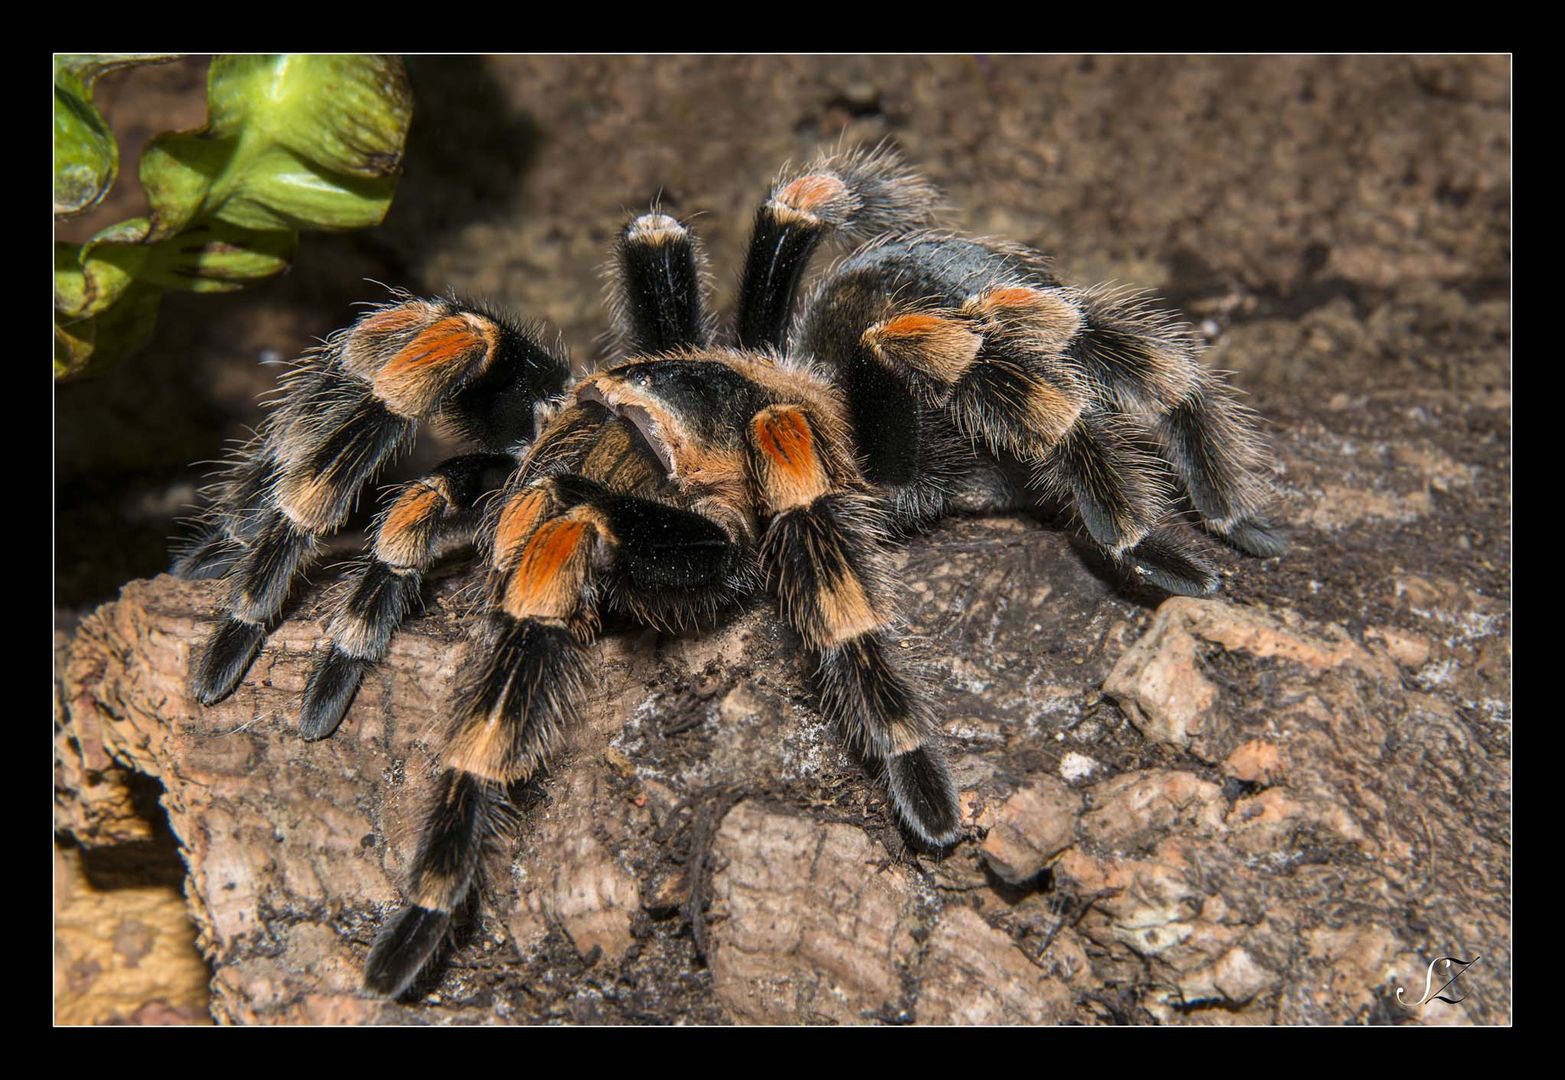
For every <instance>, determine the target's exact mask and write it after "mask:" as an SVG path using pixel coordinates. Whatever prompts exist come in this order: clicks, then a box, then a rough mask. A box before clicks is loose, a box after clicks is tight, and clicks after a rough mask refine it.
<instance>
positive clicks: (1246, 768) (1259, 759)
mask: <svg viewBox="0 0 1565 1080" xmlns="http://www.w3.org/2000/svg"><path fill="white" fill-rule="evenodd" d="M1223 772H1225V773H1227V774H1228V775H1229V776H1232V777H1233V778H1234V779H1236V780H1243V781H1245V782H1246V783H1251V784H1270V783H1271V782H1272V781H1273V780H1275V779H1276V778H1277V777H1278V776H1280V775H1282V752H1281V751H1279V750H1278V749H1277V747H1276V746H1274V745H1273V744H1272V743H1269V742H1267V741H1265V740H1264V739H1251V740H1250V741H1249V742H1247V743H1245V744H1243V745H1242V746H1240V747H1239V749H1237V750H1235V751H1234V752H1233V753H1231V754H1229V755H1228V759H1227V760H1226V761H1224V762H1223Z"/></svg>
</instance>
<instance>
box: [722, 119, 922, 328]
mask: <svg viewBox="0 0 1565 1080" xmlns="http://www.w3.org/2000/svg"><path fill="white" fill-rule="evenodd" d="M938 207H939V196H938V194H937V193H936V191H935V189H934V188H933V187H932V186H931V185H930V184H929V182H928V181H926V180H924V179H923V178H922V177H920V176H919V175H918V174H917V173H914V172H913V171H911V170H910V169H908V168H907V167H906V166H904V165H903V164H902V161H901V159H900V158H899V157H898V156H897V155H896V154H895V153H894V152H893V151H892V150H890V149H889V148H887V147H885V146H882V147H879V148H877V149H875V150H872V151H867V152H866V151H855V152H852V153H846V154H836V155H831V156H827V157H822V158H819V159H817V160H815V161H813V162H811V163H810V164H809V165H807V166H805V167H804V168H803V169H799V170H787V169H785V170H783V172H782V173H781V174H780V175H779V176H778V177H777V179H776V181H774V182H773V184H772V190H771V193H770V195H769V196H768V197H767V199H766V201H765V202H763V203H762V204H761V206H760V208H759V209H757V210H756V213H755V225H754V227H753V229H752V231H751V235H750V247H749V252H748V254H747V255H746V256H745V264H744V272H743V276H742V277H741V278H740V282H739V315H738V340H739V345H740V347H741V348H745V349H762V350H765V349H774V350H778V351H781V350H782V348H783V347H784V345H786V344H787V340H788V328H789V325H790V324H791V322H792V319H793V308H794V300H795V297H796V296H797V294H798V291H799V282H800V281H801V280H802V278H803V276H804V272H805V269H806V268H807V267H808V266H809V262H810V257H811V256H812V255H813V254H814V253H815V249H816V248H817V247H818V246H819V244H820V242H821V241H822V240H823V239H825V238H826V237H828V236H831V235H833V234H837V235H839V236H841V237H842V238H843V239H845V240H847V241H849V242H857V241H861V240H865V239H868V238H869V237H871V236H875V235H877V234H880V233H885V232H896V231H901V230H905V229H911V228H916V227H918V226H922V225H927V224H928V223H929V222H930V220H931V219H932V218H933V216H934V214H935V212H936V211H937V209H938Z"/></svg>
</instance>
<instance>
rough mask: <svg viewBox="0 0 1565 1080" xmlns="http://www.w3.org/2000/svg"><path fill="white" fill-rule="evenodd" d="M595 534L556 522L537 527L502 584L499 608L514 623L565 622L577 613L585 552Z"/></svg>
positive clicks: (583, 525)
mask: <svg viewBox="0 0 1565 1080" xmlns="http://www.w3.org/2000/svg"><path fill="white" fill-rule="evenodd" d="M596 536H597V530H596V529H595V528H594V527H593V526H592V525H591V523H589V522H586V521H578V520H575V519H573V518H555V519H554V520H552V521H546V522H544V523H543V524H542V525H540V526H538V531H537V532H535V533H533V536H532V539H531V540H529V541H527V546H526V548H524V549H523V551H522V557H521V558H520V559H519V560H518V561H517V564H516V568H515V569H514V570H512V571H511V576H510V579H509V580H508V581H507V582H506V583H505V591H504V595H503V596H502V597H501V600H500V606H501V608H503V609H504V611H505V613H506V614H507V615H510V616H511V617H512V618H514V619H565V618H568V617H570V616H571V615H574V614H575V613H576V607H577V602H578V600H579V599H580V597H579V595H578V594H579V593H580V591H581V583H582V578H583V577H584V576H585V575H586V562H587V559H586V556H587V549H588V547H589V546H591V544H592V541H593V539H594V538H595V537H596Z"/></svg>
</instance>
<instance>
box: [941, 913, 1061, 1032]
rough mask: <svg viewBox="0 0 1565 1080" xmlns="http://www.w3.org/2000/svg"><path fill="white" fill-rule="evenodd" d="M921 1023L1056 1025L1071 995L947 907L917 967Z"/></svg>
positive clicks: (978, 923) (1001, 939)
mask: <svg viewBox="0 0 1565 1080" xmlns="http://www.w3.org/2000/svg"><path fill="white" fill-rule="evenodd" d="M918 979H919V993H918V1020H919V1023H921V1024H1058V1023H1062V1022H1064V1021H1066V1020H1068V1019H1070V1018H1071V1017H1072V1015H1073V1011H1072V1007H1071V994H1070V993H1069V991H1067V990H1066V989H1065V987H1064V986H1063V985H1062V984H1061V983H1059V982H1057V981H1055V980H1053V979H1051V978H1049V977H1048V976H1047V975H1046V974H1045V973H1044V972H1043V971H1042V970H1040V969H1039V968H1038V966H1037V965H1035V964H1034V963H1033V962H1032V961H1031V960H1029V959H1027V957H1025V956H1023V955H1022V952H1021V950H1020V949H1018V948H1017V947H1016V946H1015V945H1014V944H1012V942H1011V939H1010V938H1009V937H1007V936H1006V935H1005V934H1002V933H1001V932H1000V931H998V930H995V929H993V928H992V927H990V926H989V924H988V923H986V922H984V920H983V919H982V918H981V917H979V915H978V913H977V912H975V911H973V910H972V909H971V908H967V907H961V906H954V907H948V908H946V910H945V911H944V912H942V913H941V915H940V921H939V922H937V923H936V924H935V928H934V931H933V933H932V934H931V935H930V938H929V944H928V948H927V949H926V951H925V953H924V957H923V962H922V963H921V964H920V965H919V968H918Z"/></svg>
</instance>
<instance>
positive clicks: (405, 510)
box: [375, 483, 446, 567]
mask: <svg viewBox="0 0 1565 1080" xmlns="http://www.w3.org/2000/svg"><path fill="white" fill-rule="evenodd" d="M445 508H446V498H445V496H444V495H442V494H441V493H440V492H439V491H438V490H436V489H435V488H433V487H430V486H429V485H428V484H423V483H419V484H415V485H413V486H412V487H411V488H409V489H408V490H407V491H404V492H403V493H402V494H401V495H399V496H398V497H397V501H396V502H394V503H392V504H391V510H390V512H388V513H387V514H386V520H385V522H383V523H382V524H381V527H380V533H379V535H377V536H376V538H375V556H376V558H378V559H380V561H381V562H383V563H386V564H387V565H389V566H401V567H408V566H420V565H422V564H423V562H424V560H425V558H427V556H428V554H429V542H430V540H431V538H432V536H433V532H434V525H435V523H436V521H437V519H438V518H439V517H440V515H441V514H442V513H443V512H444V510H445Z"/></svg>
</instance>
